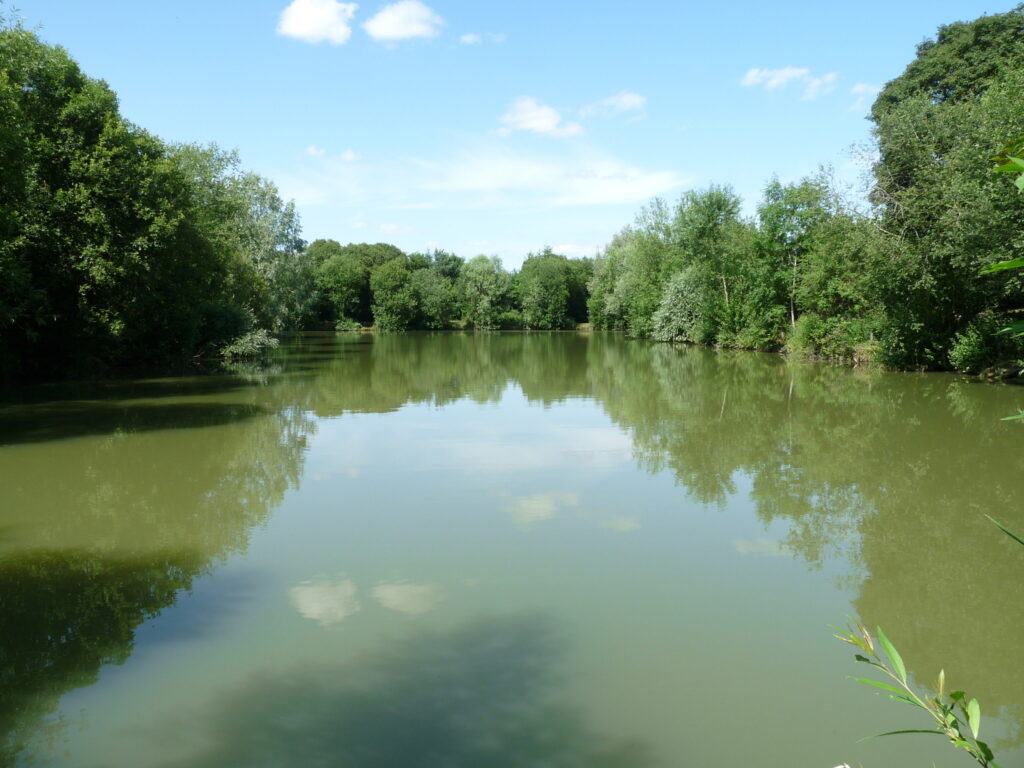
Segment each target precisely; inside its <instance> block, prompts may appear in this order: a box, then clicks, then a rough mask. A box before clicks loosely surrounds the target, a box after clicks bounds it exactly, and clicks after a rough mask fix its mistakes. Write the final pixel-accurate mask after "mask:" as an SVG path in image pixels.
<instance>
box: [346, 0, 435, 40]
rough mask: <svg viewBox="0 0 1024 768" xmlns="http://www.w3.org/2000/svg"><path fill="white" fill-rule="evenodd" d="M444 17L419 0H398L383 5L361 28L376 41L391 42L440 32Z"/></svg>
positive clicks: (431, 35)
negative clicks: (397, 0)
mask: <svg viewBox="0 0 1024 768" xmlns="http://www.w3.org/2000/svg"><path fill="white" fill-rule="evenodd" d="M443 24H444V19H442V18H441V17H440V16H438V15H437V14H436V13H435V12H434V11H433V10H432V9H431V8H430V7H429V6H427V5H424V4H423V3H421V2H420V0H399V2H397V3H392V4H391V5H385V6H384V7H383V8H381V9H380V10H379V11H378V12H377V14H376V15H375V16H373V17H372V18H371V19H370V20H369V21H367V22H366V23H365V24H363V29H365V30H366V32H367V33H368V34H369V35H370V37H372V38H373V39H374V40H377V41H378V42H385V43H393V42H396V41H398V40H411V39H413V38H417V37H435V36H437V35H438V34H440V31H441V30H440V28H441V26H442V25H443Z"/></svg>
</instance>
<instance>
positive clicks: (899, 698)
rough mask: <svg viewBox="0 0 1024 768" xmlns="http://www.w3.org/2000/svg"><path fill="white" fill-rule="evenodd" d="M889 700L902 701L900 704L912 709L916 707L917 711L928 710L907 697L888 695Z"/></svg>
mask: <svg viewBox="0 0 1024 768" xmlns="http://www.w3.org/2000/svg"><path fill="white" fill-rule="evenodd" d="M889 698H890V699H892V700H893V701H902V702H904V703H906V704H910V705H911V706H912V707H917V708H918V709H924V710H927V709H928V707H926V706H925V705H924V704H921V703H920V702H917V701H914V700H913V699H912V698H910V697H909V696H894V695H892V694H890V695H889Z"/></svg>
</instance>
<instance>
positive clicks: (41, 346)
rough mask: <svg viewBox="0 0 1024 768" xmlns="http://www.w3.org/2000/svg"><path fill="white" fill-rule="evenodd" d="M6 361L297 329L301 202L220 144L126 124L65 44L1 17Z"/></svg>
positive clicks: (37, 361)
mask: <svg viewBox="0 0 1024 768" xmlns="http://www.w3.org/2000/svg"><path fill="white" fill-rule="evenodd" d="M0 111H2V112H3V117H4V119H3V129H2V130H0V176H2V177H3V185H2V192H0V205H2V210H0V234H2V236H3V239H2V243H0V286H2V288H0V373H2V374H3V375H13V374H16V373H17V374H37V375H51V376H52V375H63V374H66V373H68V372H75V371H86V370H91V371H95V370H102V369H105V368H108V367H111V366H124V365H138V364H148V363H155V362H163V361H167V360H170V359H174V358H180V357H181V356H183V355H185V354H195V353H201V352H204V351H206V352H209V351H215V350H216V349H218V348H219V347H220V346H222V345H223V344H225V343H227V342H229V341H231V340H232V339H234V338H237V337H239V336H242V335H245V334H247V333H249V332H251V331H254V330H256V329H257V328H264V329H266V330H269V331H272V332H275V333H276V332H280V331H282V330H286V329H288V328H294V327H299V326H300V325H301V324H303V323H304V322H305V320H306V317H307V315H308V314H309V311H310V306H309V304H310V302H311V300H312V298H313V294H312V292H311V290H310V288H311V285H312V272H311V270H310V269H309V268H308V265H307V259H306V258H305V256H304V255H303V254H304V250H303V246H304V243H303V242H302V241H301V239H300V238H299V228H298V218H297V216H296V213H295V210H294V207H293V206H292V205H291V204H285V203H284V202H283V201H282V200H281V198H280V197H279V196H278V194H277V190H276V188H275V187H274V185H273V184H271V183H270V182H268V181H266V180H265V179H261V178H260V177H258V176H256V175H254V174H251V173H244V172H242V171H241V170H240V169H239V168H238V162H237V158H236V157H235V156H234V155H232V154H227V153H223V152H221V151H219V150H217V149H216V148H201V147H194V146H171V145H168V144H166V143H164V142H162V141H161V140H159V139H158V138H156V137H154V136H152V135H151V134H149V133H147V132H146V131H144V130H142V129H141V128H138V127H137V126H134V125H132V124H131V123H129V122H128V121H126V120H125V119H124V118H123V117H122V116H121V115H120V113H119V110H118V104H117V98H116V96H115V95H114V93H113V92H112V91H111V90H110V89H109V88H108V87H107V86H106V84H105V83H103V82H102V81H99V80H94V79H92V78H89V77H87V76H86V75H84V74H83V73H82V72H81V70H80V69H79V68H78V66H77V64H75V62H74V61H73V60H72V59H71V58H70V57H69V56H68V54H67V53H66V52H65V51H64V50H63V49H61V48H58V47H53V46H49V45H45V44H44V43H42V42H41V41H40V40H39V39H38V38H37V37H36V36H35V35H34V34H32V33H30V32H27V31H25V30H23V29H20V28H17V27H8V28H4V29H2V30H0Z"/></svg>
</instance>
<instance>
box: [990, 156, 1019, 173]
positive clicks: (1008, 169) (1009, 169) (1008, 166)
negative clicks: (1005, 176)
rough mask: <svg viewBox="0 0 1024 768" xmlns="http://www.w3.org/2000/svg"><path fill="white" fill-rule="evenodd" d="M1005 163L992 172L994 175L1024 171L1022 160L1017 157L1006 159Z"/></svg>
mask: <svg viewBox="0 0 1024 768" xmlns="http://www.w3.org/2000/svg"><path fill="white" fill-rule="evenodd" d="M1006 160H1007V162H1005V163H1003V164H1002V165H1000V166H997V167H996V168H993V169H992V170H993V171H995V172H996V173H1020V172H1021V171H1024V160H1021V159H1020V158H1019V157H1007V158H1006Z"/></svg>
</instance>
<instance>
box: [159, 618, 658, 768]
mask: <svg viewBox="0 0 1024 768" xmlns="http://www.w3.org/2000/svg"><path fill="white" fill-rule="evenodd" d="M563 656H564V647H563V644H562V642H561V639H560V638H559V637H558V635H557V633H556V632H554V631H553V629H552V627H551V626H550V624H549V623H548V622H547V621H545V620H543V619H541V618H538V617H524V618H514V619H500V620H498V619H492V620H487V621H481V622H479V623H475V624H472V625H469V626H467V627H464V628H462V629H458V630H456V631H453V632H449V633H445V634H435V633H426V632H424V633H422V634H419V635H416V636H413V637H410V638H408V639H406V640H404V641H402V642H398V643H395V644H394V645H391V646H384V647H382V648H380V649H379V650H376V651H374V652H373V653H371V654H369V655H367V656H365V657H363V658H361V659H357V660H356V662H354V663H349V664H339V665H336V666H312V665H310V666H304V667H298V668H296V669H293V670H292V671H290V672H286V673H275V674H268V675H266V676H260V677H257V678H254V679H251V680H249V681H248V682H246V683H245V684H243V685H241V686H240V687H238V688H237V689H235V690H234V691H232V692H230V693H229V694H227V695H225V696H224V697H223V699H222V700H221V701H220V702H218V705H217V707H216V709H215V710H214V711H209V712H199V713H196V714H194V715H191V716H188V717H184V718H182V721H181V722H180V723H174V724H168V726H169V730H168V731H167V732H166V733H163V734H162V736H163V737H164V738H165V739H166V738H168V737H169V736H171V735H173V739H174V741H175V742H177V741H178V740H179V739H180V738H185V739H188V737H189V736H190V735H195V736H197V737H198V738H199V739H200V741H199V743H200V744H202V745H204V746H203V747H201V748H200V751H199V753H198V754H197V755H196V756H194V757H192V758H189V759H186V760H184V761H180V762H173V763H168V764H167V766H168V768H171V766H173V767H174V768H206V767H207V766H209V768H214V766H216V768H226V767H228V766H246V767H247V768H258V767H260V766H267V767H268V768H269V766H303V768H321V767H322V768H326V767H327V766H338V767H339V768H340V767H341V766H345V768H438V767H440V766H445V767H446V768H532V767H534V766H536V767H537V768H539V767H540V766H544V768H649V767H650V766H654V765H655V763H654V760H653V758H652V756H651V754H650V751H649V749H647V748H646V747H645V746H644V745H643V744H641V743H638V742H636V741H632V740H630V741H623V740H612V739H609V738H607V737H605V736H603V735H601V734H598V733H596V732H594V731H593V730H591V729H589V728H588V727H587V725H586V723H585V722H584V719H583V716H582V713H581V712H580V711H579V710H578V709H577V708H575V707H574V706H572V705H571V704H569V703H566V702H564V701H561V700H560V698H559V696H558V691H559V688H560V683H561V682H562V681H561V680H560V675H561V671H562V669H561V668H562V661H563ZM186 743H187V742H186ZM210 745H212V746H210Z"/></svg>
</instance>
